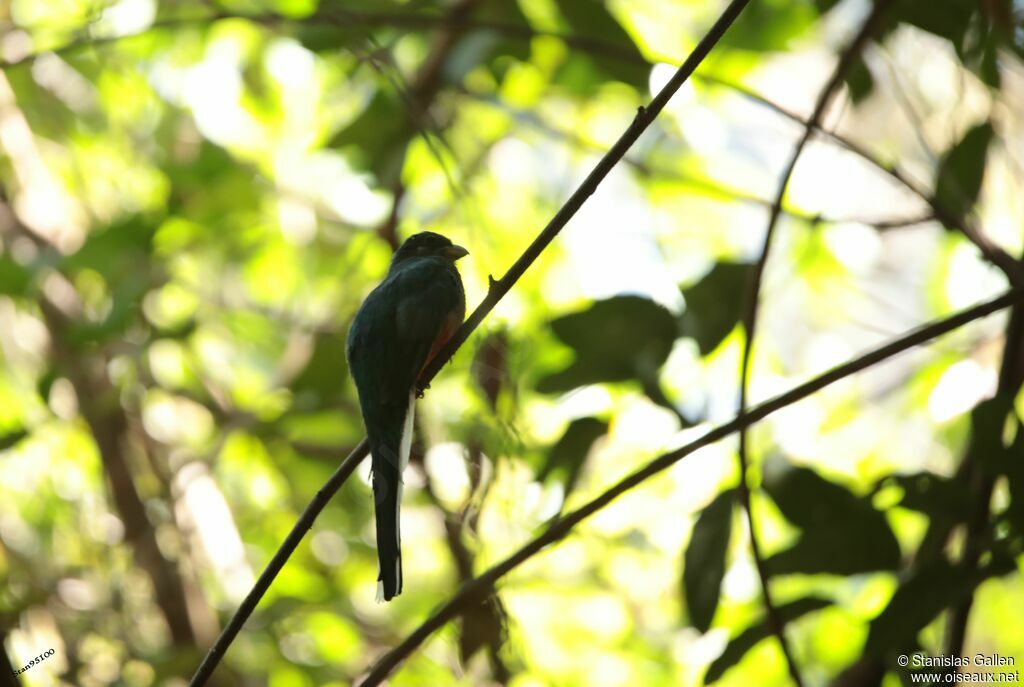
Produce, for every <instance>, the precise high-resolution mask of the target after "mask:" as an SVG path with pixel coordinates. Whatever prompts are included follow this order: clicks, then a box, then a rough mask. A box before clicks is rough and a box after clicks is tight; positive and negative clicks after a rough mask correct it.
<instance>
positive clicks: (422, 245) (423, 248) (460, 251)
mask: <svg viewBox="0 0 1024 687" xmlns="http://www.w3.org/2000/svg"><path fill="white" fill-rule="evenodd" d="M467 255H469V251H468V250H466V249H465V248H463V247H462V246H458V245H456V244H454V243H452V242H451V240H450V239H449V238H448V237H447V236H441V235H440V234H435V233H434V232H432V231H421V232H420V233H418V234H413V235H412V236H410V237H409V238H407V239H406V240H405V243H403V244H402V246H401V247H400V248H399V249H398V250H397V251H396V252H395V257H394V258H392V260H391V264H392V265H397V264H398V263H400V262H402V261H404V260H408V259H410V258H426V257H439V258H444V259H445V260H451V261H452V262H455V261H456V260H458V259H459V258H461V257H465V256H467Z"/></svg>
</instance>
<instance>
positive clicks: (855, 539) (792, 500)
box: [764, 467, 900, 575]
mask: <svg viewBox="0 0 1024 687" xmlns="http://www.w3.org/2000/svg"><path fill="white" fill-rule="evenodd" d="M764 488H765V491H767V492H768V494H769V495H770V496H771V498H772V500H773V501H775V503H776V505H777V506H778V507H779V510H781V511H782V514H783V515H784V516H786V519H787V520H789V521H790V522H791V523H793V524H794V525H796V526H797V527H799V528H800V529H801V530H802V532H801V534H800V537H799V539H798V540H797V542H796V543H795V544H794V545H793V546H792V547H790V548H789V549H786V550H785V551H782V552H780V553H777V554H775V555H774V556H772V557H770V558H769V559H768V560H767V561H766V565H767V567H768V570H769V571H770V572H771V573H772V574H789V573H803V574H815V573H831V574H837V575H853V574H856V573H863V572H871V571H875V570H894V569H896V568H897V567H898V566H899V562H900V547H899V543H898V542H897V540H896V537H895V535H894V534H893V533H892V529H891V528H890V527H889V523H888V521H887V520H886V519H885V515H884V514H883V513H881V512H879V511H877V510H875V509H874V508H873V507H872V506H871V504H870V503H869V502H868V501H867V500H866V499H862V498H859V497H857V496H854V495H853V494H852V493H850V492H849V491H848V490H847V489H846V488H845V487H842V486H840V485H838V484H836V483H834V482H830V481H828V480H826V479H824V478H822V477H821V476H820V475H818V473H816V472H814V471H813V470H810V469H808V468H803V467H789V468H787V469H785V470H783V471H779V472H775V473H769V475H768V476H767V478H766V479H765V484H764Z"/></svg>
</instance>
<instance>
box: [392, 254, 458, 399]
mask: <svg viewBox="0 0 1024 687" xmlns="http://www.w3.org/2000/svg"><path fill="white" fill-rule="evenodd" d="M437 262H438V261H436V260H430V261H429V262H428V261H422V263H420V264H416V263H414V264H411V265H409V266H408V267H406V268H404V269H403V270H401V271H400V272H399V273H398V274H396V275H395V276H396V278H397V283H398V285H399V286H398V291H399V293H400V294H401V296H400V298H399V300H398V302H397V307H396V308H395V332H396V336H397V344H398V348H399V359H400V360H402V361H403V362H406V361H407V364H408V367H406V368H405V369H404V370H402V371H401V374H404V375H408V376H407V377H406V380H408V382H409V386H408V387H407V388H411V387H412V385H414V384H415V383H416V381H417V379H418V378H419V375H420V372H421V371H422V370H423V367H424V366H425V365H426V364H427V362H429V360H430V357H431V356H432V355H433V354H434V353H435V352H436V350H437V348H438V347H439V346H440V344H443V343H444V341H446V340H447V339H448V338H449V337H451V335H452V334H453V333H454V331H455V329H457V328H458V326H459V325H461V324H462V319H463V317H465V314H466V297H465V293H464V292H463V290H462V282H461V280H460V279H459V276H458V274H457V273H456V272H455V268H454V267H453V266H451V265H450V264H440V265H439V264H437Z"/></svg>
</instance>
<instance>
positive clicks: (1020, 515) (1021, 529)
mask: <svg viewBox="0 0 1024 687" xmlns="http://www.w3.org/2000/svg"><path fill="white" fill-rule="evenodd" d="M1007 457H1008V460H1007V465H1006V481H1007V486H1008V487H1009V489H1010V503H1009V505H1008V506H1007V511H1008V513H1009V516H1010V524H1011V525H1012V526H1013V528H1014V530H1015V531H1016V532H1017V534H1018V535H1024V424H1021V423H1020V422H1019V421H1018V423H1017V436H1016V437H1015V438H1014V440H1013V444H1011V445H1010V448H1009V449H1008V450H1007Z"/></svg>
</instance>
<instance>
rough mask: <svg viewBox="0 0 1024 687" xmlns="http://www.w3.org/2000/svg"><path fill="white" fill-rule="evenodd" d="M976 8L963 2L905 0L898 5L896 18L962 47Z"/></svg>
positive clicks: (960, 0) (958, 0)
mask: <svg viewBox="0 0 1024 687" xmlns="http://www.w3.org/2000/svg"><path fill="white" fill-rule="evenodd" d="M975 8H976V5H975V3H971V2H963V1H962V0H931V1H930V2H919V0H903V1H902V2H900V3H898V4H897V5H896V12H895V14H896V17H895V18H896V19H897V20H898V21H902V22H906V23H908V24H913V25H914V26H916V27H918V28H920V29H924V30H925V31H927V32H929V33H933V34H935V35H936V36H940V37H942V38H946V39H948V40H950V41H952V42H953V45H954V46H960V45H961V44H962V43H963V38H964V34H965V33H966V31H967V28H968V26H970V24H971V16H972V15H973V14H974V11H975Z"/></svg>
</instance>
